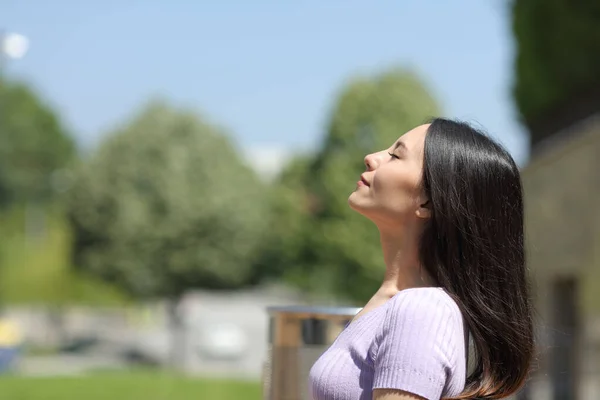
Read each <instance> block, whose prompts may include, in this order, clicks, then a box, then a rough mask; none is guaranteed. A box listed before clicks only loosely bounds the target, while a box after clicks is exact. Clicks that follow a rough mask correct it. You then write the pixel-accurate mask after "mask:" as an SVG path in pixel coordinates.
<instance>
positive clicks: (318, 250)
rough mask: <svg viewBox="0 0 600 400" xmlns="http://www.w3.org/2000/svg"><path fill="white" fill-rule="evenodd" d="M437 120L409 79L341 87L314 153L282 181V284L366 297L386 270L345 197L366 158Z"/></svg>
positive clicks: (369, 231)
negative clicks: (286, 281) (284, 197)
mask: <svg viewBox="0 0 600 400" xmlns="http://www.w3.org/2000/svg"><path fill="white" fill-rule="evenodd" d="M438 113H439V109H438V106H437V104H436V102H435V100H434V99H433V98H432V97H431V95H430V94H429V92H428V90H427V89H426V88H425V86H424V85H423V83H422V82H421V80H420V79H419V78H418V77H417V76H416V75H415V74H413V73H411V72H409V71H405V70H391V71H387V72H385V73H383V74H381V75H378V76H375V77H362V78H358V79H355V80H352V81H350V82H349V83H348V84H347V85H346V87H345V88H344V89H343V90H342V92H341V93H340V95H339V98H338V99H337V101H336V104H335V106H334V108H333V112H332V114H331V116H330V119H329V123H328V125H327V132H326V136H325V139H324V141H323V145H322V148H321V149H320V151H319V152H318V153H317V154H316V156H315V157H314V159H312V160H310V162H306V161H305V162H304V163H300V164H296V165H293V166H292V168H290V169H288V171H287V175H286V174H284V175H283V176H282V180H281V183H280V190H282V191H284V192H285V193H287V199H288V200H287V204H288V205H287V207H284V206H282V207H281V208H282V210H287V212H283V211H280V214H279V218H281V219H280V221H286V222H280V225H281V226H285V227H292V228H290V230H289V233H288V234H287V236H286V232H280V233H279V234H278V235H277V243H278V244H279V247H278V248H279V249H280V250H281V251H282V252H285V254H282V255H280V261H282V262H284V264H282V265H283V273H284V275H285V276H287V278H288V279H289V280H291V281H292V282H294V283H296V284H298V285H300V286H301V287H304V288H306V289H310V290H317V291H322V292H327V293H330V294H332V295H337V296H343V297H346V298H349V299H352V300H357V301H363V300H365V299H366V298H368V297H369V296H370V295H372V293H373V291H374V290H375V289H376V286H377V285H378V284H379V283H380V282H381V279H382V274H383V271H384V269H385V266H384V263H383V258H382V256H381V248H380V244H379V234H378V232H377V229H376V228H375V227H374V226H373V224H372V223H371V222H369V221H367V220H366V219H365V218H364V217H362V216H360V215H357V213H355V212H354V211H352V210H351V209H350V208H349V206H348V196H349V195H350V193H351V192H352V191H353V190H354V189H355V186H356V181H357V180H358V179H359V176H360V174H361V173H362V172H363V171H364V170H365V166H364V161H363V159H364V156H365V155H366V154H368V153H370V152H373V151H375V150H381V149H383V148H387V147H388V146H390V145H391V144H393V142H394V141H395V140H396V139H397V138H398V137H399V136H401V135H402V134H403V133H405V132H407V131H408V130H410V129H412V128H413V127H415V126H417V125H419V124H421V123H423V122H425V121H426V119H428V118H429V117H432V116H435V115H437V114H438ZM302 166H303V167H304V168H303V169H302V168H298V167H302ZM294 168H295V169H294ZM290 174H291V175H292V177H294V179H291V178H290V176H289V175H290ZM280 201H283V200H280ZM290 221H294V222H293V223H291V222H290ZM284 244H286V245H284ZM275 247H277V246H275ZM290 257H292V258H293V259H290Z"/></svg>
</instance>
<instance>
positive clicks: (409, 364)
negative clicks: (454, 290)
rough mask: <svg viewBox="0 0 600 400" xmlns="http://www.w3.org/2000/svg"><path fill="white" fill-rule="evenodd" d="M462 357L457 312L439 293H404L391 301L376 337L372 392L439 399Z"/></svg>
mask: <svg viewBox="0 0 600 400" xmlns="http://www.w3.org/2000/svg"><path fill="white" fill-rule="evenodd" d="M461 349H462V351H463V352H464V329H463V325H462V318H461V314H460V310H459V308H458V306H457V305H456V303H454V301H453V300H452V298H450V296H448V294H446V293H445V292H444V291H442V289H436V288H427V289H408V290H405V291H402V292H400V293H398V294H397V295H396V296H395V297H394V298H392V299H391V300H390V305H389V307H388V308H387V310H386V316H385V319H384V321H383V323H382V325H381V330H380V332H379V335H378V349H377V353H376V356H375V359H374V379H373V389H399V390H403V391H406V392H409V393H413V394H416V395H419V396H422V397H424V398H426V399H435V400H439V399H440V398H441V397H442V395H443V394H444V389H445V388H446V386H447V385H448V383H449V381H450V379H451V377H452V375H453V374H454V373H455V371H456V369H457V368H460V367H462V368H464V364H463V365H457V364H458V362H457V360H458V358H457V354H458V351H460V350H461Z"/></svg>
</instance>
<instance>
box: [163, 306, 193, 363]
mask: <svg viewBox="0 0 600 400" xmlns="http://www.w3.org/2000/svg"><path fill="white" fill-rule="evenodd" d="M167 312H168V314H169V315H168V317H169V328H170V332H169V333H170V335H171V344H170V349H169V366H170V368H171V369H173V370H174V371H178V372H185V371H186V369H187V362H188V360H187V353H188V348H187V345H188V343H187V325H186V319H185V315H184V313H183V308H182V307H181V296H177V297H173V298H170V299H168V300H167Z"/></svg>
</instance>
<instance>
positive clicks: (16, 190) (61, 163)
mask: <svg viewBox="0 0 600 400" xmlns="http://www.w3.org/2000/svg"><path fill="white" fill-rule="evenodd" d="M74 155H75V143H74V141H73V139H72V138H71V137H70V136H69V135H68V134H67V132H66V131H65V129H64V127H63V126H62V124H61V122H60V120H59V118H58V116H57V115H56V114H55V113H54V111H53V110H52V109H51V108H50V107H49V106H48V105H47V104H45V103H44V102H43V101H42V100H41V99H40V98H39V97H38V95H37V94H36V93H35V92H34V91H33V90H32V89H31V88H29V87H28V86H27V85H25V84H24V83H18V82H10V81H7V80H6V79H2V78H0V207H3V208H6V207H8V206H11V205H14V204H15V203H23V202H27V201H35V202H44V201H47V200H49V199H52V198H53V196H54V190H53V186H52V183H53V177H54V176H56V175H55V173H56V172H58V171H59V170H61V169H62V168H64V167H66V166H67V165H68V164H69V163H70V162H71V161H72V160H73V157H74Z"/></svg>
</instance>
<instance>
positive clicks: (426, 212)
mask: <svg viewBox="0 0 600 400" xmlns="http://www.w3.org/2000/svg"><path fill="white" fill-rule="evenodd" d="M417 217H419V218H430V217H431V203H430V202H429V200H427V201H426V202H425V203H422V204H421V205H420V206H419V208H418V209H417Z"/></svg>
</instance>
